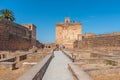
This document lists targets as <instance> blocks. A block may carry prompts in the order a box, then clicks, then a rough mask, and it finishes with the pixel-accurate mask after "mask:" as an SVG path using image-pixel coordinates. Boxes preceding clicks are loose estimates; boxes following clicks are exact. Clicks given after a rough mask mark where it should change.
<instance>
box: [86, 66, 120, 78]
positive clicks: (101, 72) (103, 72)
mask: <svg viewBox="0 0 120 80" xmlns="http://www.w3.org/2000/svg"><path fill="white" fill-rule="evenodd" d="M85 71H86V72H87V73H88V74H89V75H91V76H107V75H112V74H116V75H117V74H118V73H120V67H107V68H106V67H104V68H100V69H89V70H85Z"/></svg>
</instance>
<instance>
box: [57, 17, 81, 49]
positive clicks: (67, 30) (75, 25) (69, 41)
mask: <svg viewBox="0 0 120 80" xmlns="http://www.w3.org/2000/svg"><path fill="white" fill-rule="evenodd" d="M81 39H82V24H81V23H79V22H70V18H69V17H67V18H65V22H64V23H57V24H56V44H58V45H63V46H65V47H66V48H73V43H74V42H75V41H76V40H81Z"/></svg>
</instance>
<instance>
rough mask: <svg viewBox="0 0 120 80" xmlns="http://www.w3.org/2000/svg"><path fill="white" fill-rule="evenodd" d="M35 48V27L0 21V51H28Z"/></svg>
mask: <svg viewBox="0 0 120 80" xmlns="http://www.w3.org/2000/svg"><path fill="white" fill-rule="evenodd" d="M33 46H36V26H35V25H34V24H25V25H19V24H16V23H14V22H11V21H8V20H6V19H3V18H1V19H0V50H28V49H30V48H32V47H33Z"/></svg>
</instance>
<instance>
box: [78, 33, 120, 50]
mask: <svg viewBox="0 0 120 80" xmlns="http://www.w3.org/2000/svg"><path fill="white" fill-rule="evenodd" d="M77 47H78V48H87V49H98V50H120V33H111V34H103V35H97V36H89V37H87V38H83V39H82V40H81V41H78V42H77Z"/></svg>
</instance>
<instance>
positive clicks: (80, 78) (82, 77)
mask: <svg viewBox="0 0 120 80" xmlns="http://www.w3.org/2000/svg"><path fill="white" fill-rule="evenodd" d="M68 68H69V69H70V71H71V72H72V74H73V76H74V77H75V78H76V79H75V80H93V79H92V78H91V77H90V76H89V75H88V74H87V73H86V72H84V70H82V69H81V68H79V67H78V66H76V65H75V64H68Z"/></svg>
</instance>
